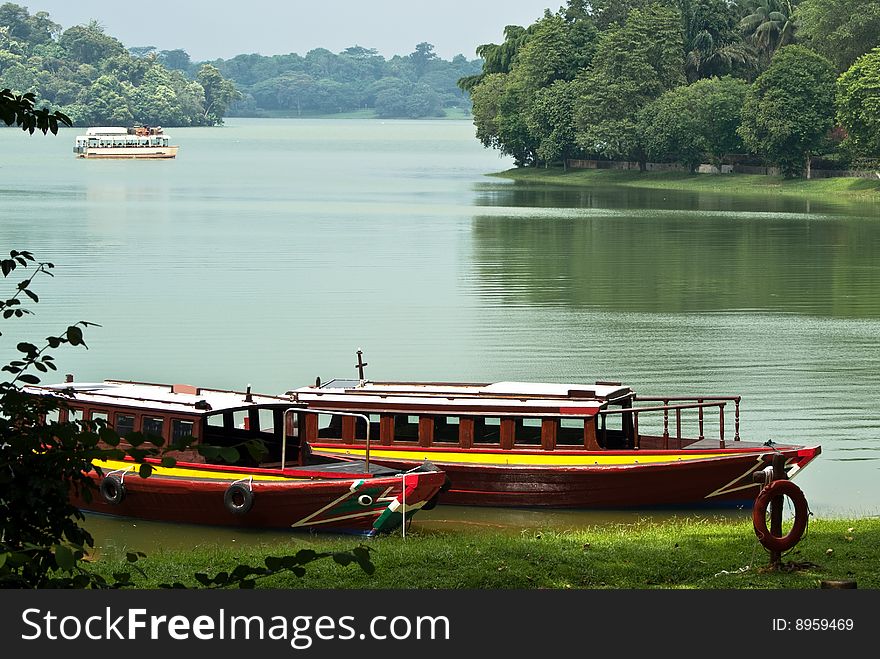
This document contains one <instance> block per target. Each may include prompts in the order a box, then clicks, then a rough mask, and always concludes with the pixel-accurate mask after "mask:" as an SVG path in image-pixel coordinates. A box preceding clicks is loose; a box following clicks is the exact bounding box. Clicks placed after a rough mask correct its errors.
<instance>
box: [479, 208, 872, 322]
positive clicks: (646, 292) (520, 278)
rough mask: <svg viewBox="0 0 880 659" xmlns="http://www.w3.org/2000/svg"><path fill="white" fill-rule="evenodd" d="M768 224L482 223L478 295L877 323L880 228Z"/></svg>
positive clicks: (767, 220)
mask: <svg viewBox="0 0 880 659" xmlns="http://www.w3.org/2000/svg"><path fill="white" fill-rule="evenodd" d="M535 194H536V195H541V194H542V193H540V192H535ZM618 195H619V193H618ZM619 196H620V195H619ZM626 196H629V193H628V192H627V195H626ZM533 200H534V198H533ZM634 201H635V200H634V199H633V198H632V197H630V198H629V199H628V200H622V201H621V203H633V202H634ZM781 203H784V202H781ZM795 203H800V204H804V203H805V202H803V201H800V202H795ZM523 205H526V204H523ZM535 205H540V204H535ZM556 206H557V207H560V206H562V205H561V204H556ZM602 207H603V208H605V209H608V208H609V204H604V205H603V206H602ZM551 212H552V211H551ZM765 213H766V211H765V212H764V213H762V214H761V215H760V216H757V217H751V218H750V217H744V216H741V215H738V214H737V215H736V216H732V215H731V214H729V213H725V214H721V215H719V214H715V215H712V214H706V215H704V216H697V215H694V214H691V213H687V214H684V215H682V214H675V213H671V212H666V211H664V210H656V209H655V210H650V211H647V210H641V211H638V212H634V213H632V214H627V213H610V214H605V213H603V214H602V215H599V216H590V215H589V211H585V216H584V217H574V216H572V215H571V214H570V213H560V215H561V216H557V217H552V216H549V215H542V216H530V217H525V218H524V217H522V216H520V217H488V216H478V217H475V218H474V221H473V237H474V259H473V262H474V267H475V270H476V275H477V280H476V282H475V284H474V286H475V287H476V288H477V291H478V294H479V295H481V296H483V297H493V298H495V299H496V300H497V301H500V302H502V303H519V304H522V303H527V304H532V305H541V304H550V305H563V306H571V307H596V308H607V309H610V310H615V311H620V310H626V311H650V312H666V313H670V312H698V311H721V310H759V311H778V312H787V313H802V314H809V315H819V316H831V317H843V318H876V317H880V295H878V293H877V291H880V260H878V259H877V256H876V255H877V254H878V253H880V224H877V223H876V222H872V221H865V220H864V219H857V218H853V219H846V218H839V217H838V218H827V216H826V217H824V218H821V219H819V218H815V217H814V218H812V219H811V218H806V217H793V216H791V215H788V216H786V217H772V216H770V217H768V216H767V215H766V214H765Z"/></svg>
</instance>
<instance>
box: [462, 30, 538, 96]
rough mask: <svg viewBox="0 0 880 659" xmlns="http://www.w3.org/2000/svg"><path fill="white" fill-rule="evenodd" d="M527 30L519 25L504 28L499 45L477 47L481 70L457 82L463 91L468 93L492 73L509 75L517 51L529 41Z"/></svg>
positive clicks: (488, 44) (487, 44)
mask: <svg viewBox="0 0 880 659" xmlns="http://www.w3.org/2000/svg"><path fill="white" fill-rule="evenodd" d="M529 34H530V32H529V30H528V29H526V28H524V27H520V26H519V25H508V26H507V27H505V28H504V42H503V43H501V44H500V45H499V44H494V43H485V44H482V45H480V46H477V55H479V56H480V57H481V58H482V59H483V70H482V72H481V73H478V74H476V75H472V76H465V77H463V78H461V79H459V81H458V86H459V87H461V89H462V90H463V91H466V92H469V91H471V90H472V89H473V88H474V87H476V86H477V85H478V84H480V83H481V82H483V79H484V78H485V77H486V76H489V75H492V74H493V73H510V69H511V68H512V67H513V60H514V58H515V57H516V54H517V53H518V52H519V49H520V48H522V47H523V46H524V45H525V44H526V42H527V41H528V39H529Z"/></svg>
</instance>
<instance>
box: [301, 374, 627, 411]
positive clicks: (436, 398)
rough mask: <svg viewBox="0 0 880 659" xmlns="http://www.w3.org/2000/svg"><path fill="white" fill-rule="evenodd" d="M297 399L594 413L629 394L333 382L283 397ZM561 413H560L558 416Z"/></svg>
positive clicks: (612, 386) (500, 385)
mask: <svg viewBox="0 0 880 659" xmlns="http://www.w3.org/2000/svg"><path fill="white" fill-rule="evenodd" d="M287 393H288V394H291V395H294V396H295V397H296V399H297V400H299V401H302V402H306V403H310V404H312V405H314V406H315V407H320V406H321V403H322V402H325V403H330V402H333V403H337V404H338V403H344V404H351V405H353V406H357V404H358V403H363V402H364V401H365V399H369V400H371V401H381V402H382V403H385V404H387V405H389V406H392V405H405V406H406V407H408V408H418V407H421V406H425V407H436V406H443V407H462V406H479V407H481V408H483V407H485V408H493V407H498V408H501V407H503V408H505V409H522V410H523V412H527V411H528V410H529V409H530V408H547V407H548V406H549V407H553V406H555V407H558V408H560V410H562V409H563V408H564V409H566V411H568V410H570V412H569V413H575V410H577V411H579V412H584V413H595V411H597V410H598V409H599V408H600V407H602V406H604V405H605V404H606V403H607V402H608V401H611V400H614V399H616V398H621V397H624V396H628V395H630V394H632V390H631V389H630V388H629V387H624V386H622V385H621V384H619V383H598V384H591V385H587V384H564V383H549V382H493V383H488V384H471V383H438V382H371V381H369V380H365V381H359V380H332V381H330V382H327V383H326V384H323V385H321V386H320V387H316V386H310V387H300V388H298V389H293V390H292V391H289V392H287ZM563 413H565V412H563Z"/></svg>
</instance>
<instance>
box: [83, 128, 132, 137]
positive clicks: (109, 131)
mask: <svg viewBox="0 0 880 659" xmlns="http://www.w3.org/2000/svg"><path fill="white" fill-rule="evenodd" d="M86 135H128V128H124V127H122V126H93V127H92V128H87V129H86Z"/></svg>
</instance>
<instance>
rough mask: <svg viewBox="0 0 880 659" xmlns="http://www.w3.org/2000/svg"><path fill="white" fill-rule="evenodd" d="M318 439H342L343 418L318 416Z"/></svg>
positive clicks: (326, 415)
mask: <svg viewBox="0 0 880 659" xmlns="http://www.w3.org/2000/svg"><path fill="white" fill-rule="evenodd" d="M318 437H331V438H333V439H341V438H342V417H341V416H339V415H338V414H319V415H318Z"/></svg>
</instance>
